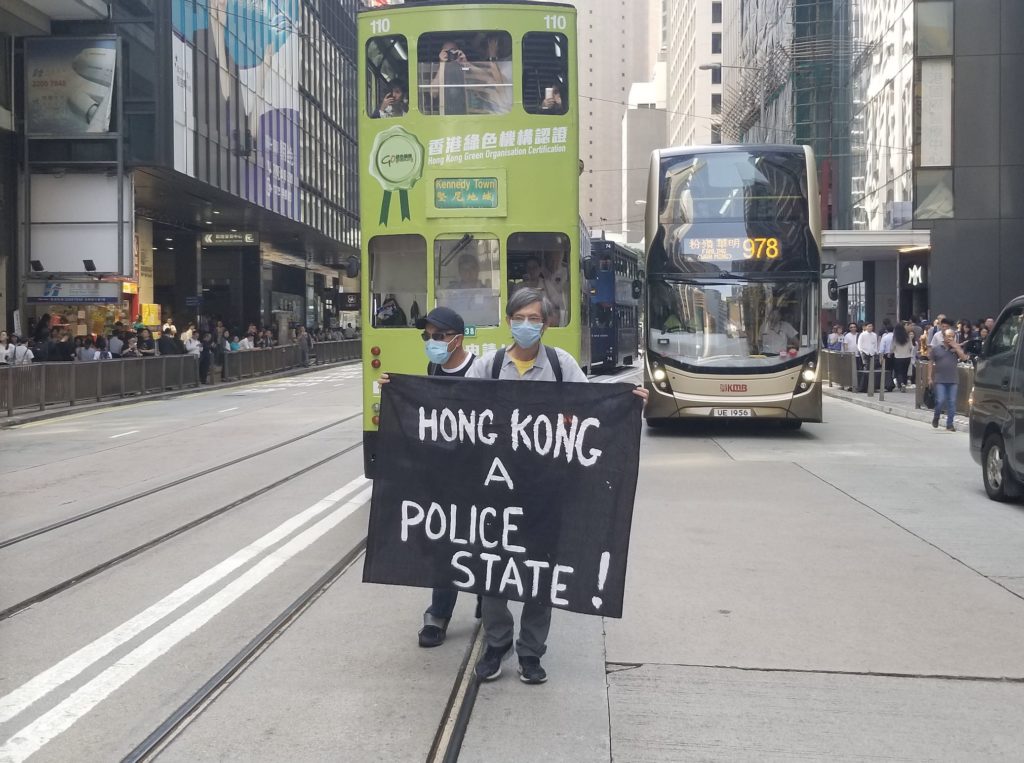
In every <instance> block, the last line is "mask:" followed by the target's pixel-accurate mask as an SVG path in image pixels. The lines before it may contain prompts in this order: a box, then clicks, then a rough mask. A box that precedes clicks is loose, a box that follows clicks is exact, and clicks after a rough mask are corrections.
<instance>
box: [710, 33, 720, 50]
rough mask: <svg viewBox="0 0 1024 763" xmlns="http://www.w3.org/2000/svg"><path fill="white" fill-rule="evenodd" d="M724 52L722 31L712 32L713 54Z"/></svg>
mask: <svg viewBox="0 0 1024 763" xmlns="http://www.w3.org/2000/svg"><path fill="white" fill-rule="evenodd" d="M721 52H722V33H721V32H712V33H711V53H712V55H716V54H720V53H721Z"/></svg>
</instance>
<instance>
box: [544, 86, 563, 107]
mask: <svg viewBox="0 0 1024 763" xmlns="http://www.w3.org/2000/svg"><path fill="white" fill-rule="evenodd" d="M540 107H541V109H542V110H544V111H554V112H558V113H561V112H562V111H563V108H562V86H561V85H558V84H555V85H552V86H551V87H549V88H545V89H544V100H543V101H541V104H540Z"/></svg>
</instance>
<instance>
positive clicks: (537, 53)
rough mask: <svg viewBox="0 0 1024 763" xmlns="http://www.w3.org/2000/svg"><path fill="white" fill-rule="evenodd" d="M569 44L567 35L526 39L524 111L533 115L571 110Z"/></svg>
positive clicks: (539, 34) (531, 35)
mask: <svg viewBox="0 0 1024 763" xmlns="http://www.w3.org/2000/svg"><path fill="white" fill-rule="evenodd" d="M568 85H569V40H568V38H567V37H566V36H565V35H564V34H551V33H549V32H529V33H527V34H526V35H524V36H523V108H524V109H526V111H527V112H528V113H530V114H564V113H565V112H566V111H568V110H569V89H568Z"/></svg>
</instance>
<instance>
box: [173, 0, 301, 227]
mask: <svg viewBox="0 0 1024 763" xmlns="http://www.w3.org/2000/svg"><path fill="white" fill-rule="evenodd" d="M172 9H173V40H172V55H173V65H174V166H175V169H177V170H178V171H179V172H183V173H185V174H188V175H190V176H192V177H201V178H202V179H206V178H205V177H203V176H204V175H205V174H207V173H211V171H210V170H209V168H208V167H206V166H205V165H204V164H203V163H201V162H198V161H197V159H196V157H197V155H198V156H201V155H203V153H204V152H203V151H197V148H196V141H197V140H209V141H210V143H212V144H214V146H215V148H216V149H217V152H218V153H219V154H220V158H219V161H221V162H222V163H227V164H229V165H232V167H233V168H234V167H237V165H238V164H239V163H241V164H242V165H243V167H242V168H239V169H240V172H239V173H238V174H239V175H240V176H241V178H242V183H241V187H240V188H239V189H238V190H237V193H238V195H239V196H241V197H242V198H244V199H246V200H247V201H251V202H253V203H254V204H258V205H259V206H261V207H264V208H266V209H270V210H273V211H274V212H277V213H279V214H282V215H284V216H286V217H290V218H292V219H296V220H297V219H299V91H298V81H299V4H298V0H173V5H172ZM230 174H231V175H234V174H235V173H234V171H232V172H231V173H230Z"/></svg>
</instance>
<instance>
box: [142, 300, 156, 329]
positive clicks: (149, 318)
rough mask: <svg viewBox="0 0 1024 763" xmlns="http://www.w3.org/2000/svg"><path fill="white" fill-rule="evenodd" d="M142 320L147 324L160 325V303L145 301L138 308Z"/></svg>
mask: <svg viewBox="0 0 1024 763" xmlns="http://www.w3.org/2000/svg"><path fill="white" fill-rule="evenodd" d="M140 312H141V313H142V322H143V323H144V324H145V325H147V326H159V325H160V305H154V304H150V303H146V304H144V305H142V307H141V308H140Z"/></svg>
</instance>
